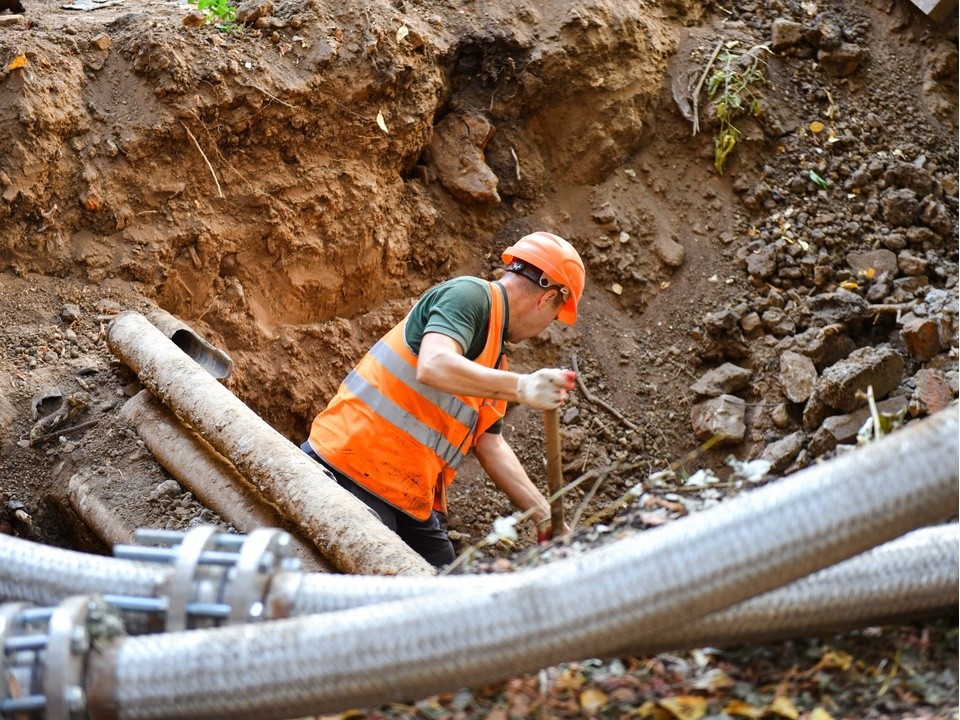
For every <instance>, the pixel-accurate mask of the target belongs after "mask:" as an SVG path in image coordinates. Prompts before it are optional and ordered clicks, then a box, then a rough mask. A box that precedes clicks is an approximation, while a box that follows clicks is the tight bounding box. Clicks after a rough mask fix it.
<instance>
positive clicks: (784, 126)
mask: <svg viewBox="0 0 960 720" xmlns="http://www.w3.org/2000/svg"><path fill="white" fill-rule="evenodd" d="M783 5H784V12H783V13H782V14H781V15H779V16H776V17H772V16H771V14H769V13H761V12H750V9H749V8H748V7H745V6H744V5H741V6H740V9H741V12H740V13H739V18H738V20H737V21H735V22H738V23H740V25H741V27H742V28H748V29H749V30H750V31H751V32H752V33H753V34H754V36H755V37H756V39H757V41H758V43H759V42H760V41H761V40H762V39H763V37H762V36H764V35H765V36H766V42H767V43H768V47H769V49H770V50H771V51H772V53H773V56H772V57H770V59H769V64H768V69H769V77H770V82H769V84H768V86H767V87H765V88H764V89H763V105H764V106H765V108H766V109H768V112H766V113H764V114H766V115H773V116H776V117H777V118H778V122H777V123H772V122H771V121H770V120H769V119H766V120H765V119H764V117H763V114H762V115H761V116H760V117H759V118H758V119H757V120H756V121H755V123H756V128H754V129H753V130H750V129H746V130H745V134H746V135H748V136H750V137H751V138H752V139H753V140H755V141H757V142H760V143H762V144H763V145H764V146H765V147H766V148H768V149H769V150H770V152H764V153H761V154H760V155H759V156H758V158H757V160H756V161H755V162H754V163H753V164H750V163H749V162H748V161H746V160H742V166H741V167H739V168H737V169H735V178H734V184H733V187H734V189H735V190H736V191H737V192H738V193H739V195H740V198H741V200H742V202H743V206H744V208H745V209H746V210H747V212H748V216H747V217H746V218H745V222H743V223H742V227H743V231H744V234H745V236H746V241H745V242H743V243H741V244H739V246H738V247H736V249H735V250H733V251H732V252H733V255H734V257H735V259H736V262H737V264H738V266H739V267H740V268H741V270H743V272H744V273H745V274H746V275H747V276H748V277H749V278H750V282H751V283H752V285H753V288H754V294H753V296H752V299H750V300H747V301H746V302H743V303H741V304H739V305H737V306H735V307H732V308H730V309H728V310H714V311H711V312H708V313H706V314H705V315H704V316H703V319H702V321H701V323H700V327H699V329H697V330H696V331H695V332H694V340H695V341H696V342H697V346H698V351H699V352H698V355H699V357H698V362H699V364H700V365H701V366H702V368H705V369H701V370H700V372H701V376H700V378H699V380H698V381H697V382H696V383H694V384H693V385H691V386H690V391H691V393H692V394H693V395H694V396H695V397H696V398H699V400H697V401H695V404H694V405H693V407H692V409H691V421H692V425H693V429H694V431H695V433H696V434H697V436H698V437H699V438H700V439H701V440H706V439H708V438H711V437H715V440H720V441H722V442H724V443H726V444H729V445H733V446H736V445H737V444H739V443H749V442H750V441H753V442H754V444H753V445H749V444H748V445H747V446H746V448H745V450H746V451H747V452H749V453H753V454H760V455H762V457H764V458H767V459H769V460H771V462H772V467H773V470H774V472H785V471H789V470H792V469H796V468H798V467H802V466H803V465H805V464H808V463H809V462H811V461H813V460H814V459H815V458H817V457H821V456H823V455H825V454H828V453H832V452H835V451H836V450H837V449H838V448H839V447H842V446H845V445H847V444H849V443H853V442H855V441H856V439H857V434H858V431H860V429H861V428H862V427H863V425H864V423H865V422H866V421H867V420H868V419H869V418H870V417H871V412H870V408H869V406H868V402H869V401H868V395H869V396H870V397H871V398H872V399H873V401H874V402H875V403H876V407H877V410H878V411H879V412H880V413H881V414H883V415H890V416H893V417H898V418H904V419H907V420H909V419H911V418H917V417H922V416H924V415H927V414H929V413H931V412H936V410H937V409H940V408H942V407H944V406H945V405H946V404H948V403H949V402H952V401H953V400H954V399H955V398H956V397H957V370H956V367H957V284H958V280H957V277H958V269H957V268H958V266H957V242H956V237H957V206H958V198H957V195H958V190H957V186H958V180H957V172H956V167H957V166H956V155H955V153H953V154H952V155H951V158H950V162H942V161H936V160H932V159H931V153H930V151H929V149H928V148H930V147H933V145H934V144H935V142H936V140H935V137H936V132H937V131H936V128H935V127H934V126H932V125H930V124H929V123H927V122H926V121H925V119H924V118H923V116H922V115H921V114H918V113H917V112H915V111H913V109H911V108H908V107H906V106H905V104H904V100H903V98H902V97H896V96H894V95H892V94H891V91H890V89H888V88H887V87H885V85H884V84H883V83H877V84H876V86H871V88H870V89H869V90H867V89H866V88H864V87H859V88H858V89H859V90H860V92H870V93H871V94H873V95H875V96H877V98H878V99H879V98H882V99H883V102H880V103H871V106H873V107H883V106H884V104H886V105H887V107H888V108H889V109H890V114H889V115H887V116H884V117H881V116H880V115H878V114H874V113H872V112H866V113H862V112H859V111H858V109H857V108H855V107H853V106H852V105H850V104H848V101H846V100H845V98H846V94H845V93H844V92H843V90H844V88H845V87H847V88H849V87H850V86H851V85H850V83H853V84H856V83H857V81H856V80H853V81H850V83H848V84H847V85H843V84H838V83H837V82H836V78H847V77H858V73H857V70H858V69H860V68H862V67H866V66H868V65H869V63H870V61H871V60H870V57H869V53H868V51H867V47H868V42H867V40H866V39H867V37H868V35H869V33H870V32H871V31H872V30H873V28H872V27H871V26H870V24H869V23H868V22H866V21H865V20H864V19H863V17H861V16H860V15H858V13H857V11H856V10H855V9H853V8H847V9H844V10H842V11H839V10H828V11H825V10H821V9H819V8H818V6H817V4H815V3H800V4H798V3H783ZM928 62H929V63H931V64H932V65H935V66H937V67H941V68H942V66H944V65H946V66H951V63H952V64H953V66H955V64H956V47H955V46H954V47H953V49H952V54H951V50H950V49H949V48H943V47H940V46H938V48H937V49H936V51H935V52H933V53H931V57H930V59H929V60H928ZM788 69H789V71H790V72H793V73H795V74H796V76H797V78H798V80H799V88H800V97H799V98H793V97H790V95H789V94H787V92H786V91H785V90H784V89H782V88H780V87H778V85H777V78H778V77H783V76H784V73H785V72H786V71H787V70H788ZM940 75H941V76H942V73H941V74H940ZM844 82H846V81H844ZM950 87H952V86H949V85H948V86H946V87H944V86H942V85H941V86H940V87H935V86H934V84H933V83H931V84H930V85H929V86H928V87H927V90H929V91H931V92H932V93H933V94H934V97H932V101H934V102H933V104H934V105H935V106H937V107H940V103H939V101H938V96H937V93H938V92H940V91H944V92H946V93H947V94H949V92H950ZM894 124H896V128H897V131H896V132H895V133H892V134H888V133H887V130H888V129H890V128H891V126H893V125H894ZM711 367H712V369H710V368H711ZM751 376H752V378H753V379H752V380H751V382H750V383H744V384H742V385H738V386H737V387H728V388H726V389H721V384H720V382H719V380H720V378H727V379H729V378H733V377H751ZM763 378H770V379H771V383H770V384H771V385H772V386H773V387H774V388H777V387H779V394H780V396H781V400H782V402H781V403H780V404H776V403H773V404H772V409H771V406H770V403H769V401H770V400H771V398H770V397H760V396H759V391H758V390H756V389H755V388H754V384H756V383H758V382H760V381H762V379H763ZM761 386H764V387H766V386H768V385H762V383H761ZM738 396H739V397H738ZM704 397H706V399H704ZM756 400H764V401H767V402H766V403H756V402H753V401H756ZM744 425H745V427H744Z"/></svg>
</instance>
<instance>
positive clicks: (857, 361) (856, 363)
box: [818, 345, 904, 412]
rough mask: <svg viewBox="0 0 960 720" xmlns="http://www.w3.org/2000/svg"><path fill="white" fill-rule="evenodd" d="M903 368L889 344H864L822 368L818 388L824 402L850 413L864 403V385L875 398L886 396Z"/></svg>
mask: <svg viewBox="0 0 960 720" xmlns="http://www.w3.org/2000/svg"><path fill="white" fill-rule="evenodd" d="M903 368H904V361H903V358H902V357H901V356H900V354H899V353H898V352H897V351H896V350H894V349H893V348H891V347H890V346H889V345H880V346H878V347H864V348H860V349H859V350H854V351H853V352H852V353H850V356H849V357H848V358H846V359H845V360H841V361H840V362H838V363H836V364H834V365H831V366H830V367H828V368H827V369H826V370H824V371H823V375H822V376H821V378H820V384H819V387H818V389H819V391H820V394H821V396H822V397H823V400H824V402H825V403H826V404H827V405H829V406H830V407H832V408H833V409H835V410H841V411H843V412H851V411H853V410H856V409H857V408H859V407H860V406H862V405H863V404H864V403H865V402H866V399H865V397H864V393H866V392H867V388H868V387H872V388H873V396H874V398H876V399H878V400H879V399H880V398H883V397H886V396H887V395H889V394H890V392H891V391H893V390H894V389H895V388H896V387H897V386H898V385H899V384H900V380H901V378H902V376H903Z"/></svg>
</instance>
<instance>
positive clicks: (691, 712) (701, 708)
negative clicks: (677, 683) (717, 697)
mask: <svg viewBox="0 0 960 720" xmlns="http://www.w3.org/2000/svg"><path fill="white" fill-rule="evenodd" d="M657 704H658V705H659V706H660V707H662V708H663V709H664V710H667V711H668V712H669V713H670V714H671V715H673V717H675V718H676V719H677V720H700V719H701V718H703V717H704V716H706V714H707V699H706V698H702V697H699V696H697V695H677V696H675V697H672V698H664V699H663V700H661V701H660V702H658V703H657Z"/></svg>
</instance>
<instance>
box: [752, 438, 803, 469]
mask: <svg viewBox="0 0 960 720" xmlns="http://www.w3.org/2000/svg"><path fill="white" fill-rule="evenodd" d="M804 437H805V436H804V434H803V433H802V432H800V431H799V430H798V431H797V432H795V433H790V434H789V435H787V436H786V437H784V438H781V439H780V440H777V441H776V442H773V443H770V444H769V445H767V447H765V448H764V449H763V452H762V453H760V458H761V459H762V460H768V461H769V462H770V472H771V473H774V474H777V475H779V474H780V473H782V472H783V471H784V470H786V469H787V468H788V467H790V463H791V462H793V460H794V459H795V458H796V457H797V455H799V454H800V451H801V450H803V440H804Z"/></svg>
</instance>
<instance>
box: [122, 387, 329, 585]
mask: <svg viewBox="0 0 960 720" xmlns="http://www.w3.org/2000/svg"><path fill="white" fill-rule="evenodd" d="M121 414H122V415H123V416H124V417H125V418H126V419H127V420H128V421H129V422H130V424H132V425H133V426H134V428H136V430H137V434H138V435H139V436H140V439H141V440H143V443H144V445H146V447H147V449H148V450H149V451H150V452H151V454H152V455H153V456H154V457H155V458H156V459H157V462H159V463H160V464H161V465H162V466H163V467H164V468H165V469H166V470H167V472H169V473H170V474H171V475H172V476H173V477H174V478H176V479H177V480H178V481H179V482H180V484H181V485H182V486H184V487H186V488H187V489H188V490H190V492H192V493H193V494H194V495H195V496H196V497H197V499H199V500H200V502H202V503H203V504H204V505H205V506H206V507H208V508H210V509H211V510H213V511H214V512H216V513H217V514H218V515H219V516H220V517H222V518H223V519H224V520H226V521H227V522H229V523H230V524H231V525H233V526H234V527H235V528H236V529H237V530H239V531H240V532H242V533H248V532H251V531H252V530H254V529H256V528H258V527H279V528H283V529H285V530H287V531H288V532H290V534H291V536H292V537H291V542H292V544H293V549H294V552H295V554H296V555H297V557H298V558H299V559H300V563H301V565H302V567H303V569H304V570H307V571H311V572H319V571H330V570H332V569H333V568H332V566H331V565H330V563H328V562H327V561H326V560H324V559H323V556H321V555H320V553H319V552H318V551H317V549H316V548H315V547H314V546H313V544H312V543H309V542H305V541H304V540H302V539H301V538H300V537H299V536H298V535H299V533H298V531H297V529H296V528H295V527H293V524H292V523H290V522H289V521H288V520H287V519H286V518H284V517H283V516H282V515H281V514H280V513H278V512H277V511H276V509H275V508H274V507H273V506H272V505H270V504H269V503H267V501H266V500H265V499H264V498H263V496H262V495H261V494H260V492H259V491H258V490H257V489H256V487H254V486H253V484H251V483H250V482H248V481H247V479H246V478H244V477H243V475H241V474H240V473H239V472H237V469H236V468H235V467H234V466H233V465H232V464H231V463H230V462H229V461H228V460H227V459H226V458H225V457H223V455H221V454H220V453H218V452H217V451H216V450H214V449H213V448H212V447H211V446H210V444H209V443H208V442H207V441H206V440H204V439H203V438H202V437H200V436H199V435H198V434H197V433H195V432H194V431H193V430H192V429H191V428H190V427H188V426H186V425H184V423H183V422H181V421H180V419H179V418H177V416H176V415H174V414H173V413H172V412H171V411H170V410H168V409H167V408H166V407H165V406H164V405H163V403H161V402H160V401H159V400H157V399H156V398H155V397H153V395H151V394H150V392H149V391H147V390H141V391H140V392H139V393H137V394H136V395H135V396H134V397H132V398H130V400H128V401H127V402H126V403H125V404H124V406H123V409H122V410H121Z"/></svg>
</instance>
